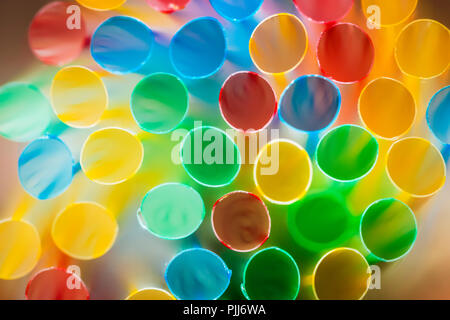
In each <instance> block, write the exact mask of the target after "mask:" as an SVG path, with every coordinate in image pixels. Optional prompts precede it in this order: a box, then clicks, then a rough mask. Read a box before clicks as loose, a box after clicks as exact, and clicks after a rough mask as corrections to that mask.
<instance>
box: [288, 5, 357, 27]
mask: <svg viewBox="0 0 450 320" xmlns="http://www.w3.org/2000/svg"><path fill="white" fill-rule="evenodd" d="M297 1H298V0H294V5H295V8H296V9H297V10H298V11H299V12H300V13H301V14H302V15H303V16H304V17H306V18H307V19H308V20H309V21H312V22H315V23H322V24H327V23H335V22H337V21H339V20H341V19H343V18H344V17H345V16H346V15H347V14H348V13H349V12H350V11H351V10H352V8H353V5H354V2H355V1H354V0H351V5H350V6H349V7H348V9H347V10H346V11H345V13H344V14H343V15H341V16H339V17H337V18H336V19H333V20H329V21H328V20H317V19H314V18H311V17H310V16H308V15H307V14H306V13H304V12H303V10H301V9H300V8H299V7H298V6H297Z"/></svg>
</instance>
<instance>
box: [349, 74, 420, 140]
mask: <svg viewBox="0 0 450 320" xmlns="http://www.w3.org/2000/svg"><path fill="white" fill-rule="evenodd" d="M379 80H390V81H392V82H395V83H397V84H399V85H400V86H401V87H402V88H403V89H405V92H407V93H408V95H409V96H410V97H411V99H412V101H413V103H414V116H413V119H412V121H411V124H410V125H409V126H408V128H407V129H406V130H404V131H403V132H401V133H400V134H398V135H396V136H395V137H392V138H388V137H383V136H381V135H379V134H378V133H376V132H375V131H374V130H372V129H370V128H369V126H368V125H367V123H366V122H365V121H364V117H363V115H362V113H361V98H362V96H363V95H364V93H365V92H366V90H367V88H369V86H370V85H372V84H373V83H374V82H376V81H379ZM357 109H358V116H359V119H360V120H361V123H362V124H363V125H364V127H366V128H367V130H368V131H369V132H370V133H372V134H373V135H374V136H375V137H377V138H380V139H383V140H388V141H395V140H397V139H398V138H400V137H402V136H404V135H405V134H406V133H408V131H410V130H411V128H412V127H413V125H414V123H415V122H416V120H417V101H416V99H415V98H414V95H413V94H412V93H411V90H409V89H408V88H407V87H406V86H405V85H404V84H403V82H401V81H399V80H397V79H394V78H391V77H378V78H375V79H373V80H371V81H370V82H369V83H367V84H366V85H365V86H364V88H363V89H362V90H361V93H360V94H359V97H358V105H357Z"/></svg>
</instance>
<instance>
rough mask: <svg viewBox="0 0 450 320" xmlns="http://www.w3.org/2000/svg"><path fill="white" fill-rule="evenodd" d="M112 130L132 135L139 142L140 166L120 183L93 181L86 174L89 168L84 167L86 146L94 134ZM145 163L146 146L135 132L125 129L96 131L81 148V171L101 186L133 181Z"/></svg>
mask: <svg viewBox="0 0 450 320" xmlns="http://www.w3.org/2000/svg"><path fill="white" fill-rule="evenodd" d="M111 130H114V131H121V132H123V133H126V134H128V135H130V136H131V137H133V139H134V140H135V141H136V142H137V145H138V146H139V153H140V160H139V164H138V165H137V166H136V168H135V170H133V172H132V173H131V174H130V175H129V176H127V177H125V178H122V179H120V180H118V181H113V182H105V181H101V180H99V179H92V178H90V177H89V176H88V175H87V174H86V172H87V168H86V167H85V166H84V161H83V155H84V152H85V150H86V145H87V144H88V142H89V140H90V139H91V138H92V136H93V135H94V134H98V133H99V132H104V131H111ZM143 162H144V146H143V145H142V142H141V140H139V138H138V137H137V136H136V135H135V134H134V133H133V132H131V131H130V130H127V129H123V128H119V127H105V128H100V129H98V130H95V131H94V132H92V133H91V134H89V136H88V137H87V138H86V140H85V141H84V142H83V145H82V146H81V152H80V167H81V170H82V171H83V173H84V174H85V175H86V177H87V178H88V179H89V180H91V181H94V182H95V183H98V184H101V185H107V186H112V185H116V184H120V183H122V182H125V181H127V180H129V179H131V178H132V177H134V176H135V175H136V174H137V172H138V171H139V170H140V169H141V166H142V163H143Z"/></svg>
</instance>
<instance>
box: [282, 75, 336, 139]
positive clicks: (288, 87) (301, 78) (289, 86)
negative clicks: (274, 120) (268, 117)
mask: <svg viewBox="0 0 450 320" xmlns="http://www.w3.org/2000/svg"><path fill="white" fill-rule="evenodd" d="M307 78H317V79H323V80H324V81H325V82H326V83H328V84H331V86H332V87H333V88H334V89H336V93H337V99H338V100H337V104H338V106H337V109H336V112H335V114H334V116H333V119H332V120H331V121H330V123H328V124H327V125H326V126H325V127H323V128H321V129H317V130H312V131H308V130H303V129H299V128H296V127H294V126H293V125H291V124H290V123H288V122H287V121H286V120H285V119H284V118H283V114H282V112H281V110H282V108H283V101H284V97H285V94H286V93H287V91H288V90H290V89H291V88H292V87H293V86H294V85H295V84H296V83H297V82H299V81H301V80H304V79H307ZM341 105H342V95H341V91H340V89H339V87H338V86H337V85H336V84H335V83H334V82H333V81H331V80H330V79H329V78H327V77H324V76H322V75H319V74H305V75H303V76H300V77H298V78H297V79H295V80H293V81H291V83H289V84H288V85H287V87H286V88H285V89H284V90H283V92H282V93H281V97H280V103H279V108H278V116H279V118H280V120H281V122H283V123H284V124H286V125H287V126H288V127H290V128H292V129H293V130H295V131H298V132H302V133H306V134H315V133H320V132H322V131H325V130H327V129H328V128H330V127H331V126H332V125H333V124H334V122H335V121H336V119H337V118H338V116H339V113H340V112H341Z"/></svg>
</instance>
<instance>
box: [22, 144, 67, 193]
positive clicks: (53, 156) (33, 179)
mask: <svg viewBox="0 0 450 320" xmlns="http://www.w3.org/2000/svg"><path fill="white" fill-rule="evenodd" d="M73 167H74V160H73V156H72V153H71V152H70V150H69V148H68V147H67V146H66V144H65V143H64V142H62V141H61V140H60V139H58V138H55V137H44V138H39V139H36V140H34V141H33V142H31V143H30V144H28V145H27V146H26V147H25V149H24V150H23V151H22V153H21V154H20V156H19V161H18V175H19V181H20V183H21V185H22V187H23V188H24V189H25V191H26V192H28V193H29V194H30V195H32V196H33V197H35V198H37V199H40V200H44V199H51V198H55V197H56V196H58V195H60V194H61V193H63V192H64V191H66V190H67V188H68V187H69V186H70V184H71V183H72V178H73Z"/></svg>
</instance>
